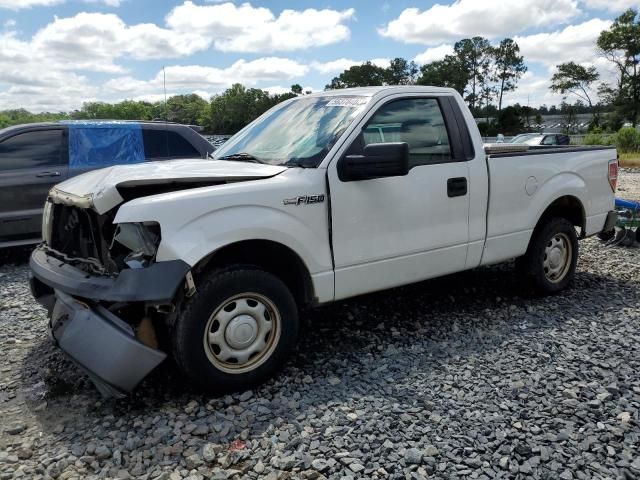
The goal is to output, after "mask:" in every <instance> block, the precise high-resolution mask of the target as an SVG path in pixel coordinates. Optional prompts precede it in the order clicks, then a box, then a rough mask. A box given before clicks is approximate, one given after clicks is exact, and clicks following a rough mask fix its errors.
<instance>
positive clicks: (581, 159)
mask: <svg viewBox="0 0 640 480" xmlns="http://www.w3.org/2000/svg"><path fill="white" fill-rule="evenodd" d="M489 151H490V149H489ZM616 156H617V153H616V150H615V148H613V147H604V146H602V147H601V146H584V147H558V148H548V147H533V148H529V149H528V150H527V151H522V152H508V153H506V152H505V153H489V155H487V159H486V162H487V170H488V173H489V185H490V188H489V202H488V207H487V223H486V224H487V232H486V237H487V239H486V243H485V248H484V253H483V256H482V264H490V263H495V262H499V261H503V260H506V259H509V258H513V257H516V256H519V255H522V254H523V253H524V252H525V251H526V248H527V245H528V242H529V238H530V237H531V233H532V231H533V228H534V227H535V225H536V223H537V221H538V219H539V218H540V215H542V213H543V212H544V211H545V210H546V209H547V207H549V205H551V203H553V202H554V201H556V200H557V199H559V198H561V197H566V199H565V200H563V201H579V202H580V204H581V205H582V206H583V209H584V210H585V211H587V212H589V214H588V215H586V216H585V219H584V220H585V221H584V224H583V228H582V231H581V232H580V233H581V235H582V236H589V235H594V234H596V233H598V232H599V231H600V230H602V226H603V224H604V221H605V218H606V216H607V212H608V211H609V210H611V209H612V208H613V205H612V200H611V199H612V196H611V186H610V185H609V181H608V178H607V168H606V165H607V164H608V162H609V161H610V160H615V159H616Z"/></svg>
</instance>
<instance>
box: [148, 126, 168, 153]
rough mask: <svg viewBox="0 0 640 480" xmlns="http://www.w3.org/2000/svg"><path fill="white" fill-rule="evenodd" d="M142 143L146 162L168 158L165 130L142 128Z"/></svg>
mask: <svg viewBox="0 0 640 480" xmlns="http://www.w3.org/2000/svg"><path fill="white" fill-rule="evenodd" d="M142 141H143V143H144V156H145V158H146V159H147V160H149V159H154V158H167V157H168V156H169V149H168V147H167V131H166V130H155V129H151V128H143V129H142Z"/></svg>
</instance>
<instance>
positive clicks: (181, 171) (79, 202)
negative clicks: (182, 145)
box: [50, 159, 287, 214]
mask: <svg viewBox="0 0 640 480" xmlns="http://www.w3.org/2000/svg"><path fill="white" fill-rule="evenodd" d="M286 169H287V167H277V166H273V165H264V164H258V163H246V162H234V161H227V160H202V159H195V160H165V161H160V162H146V163H139V164H135V165H116V166H113V167H109V168H103V169H101V170H94V171H91V172H87V173H84V174H82V175H78V176H77V177H73V178H71V179H69V180H67V181H65V182H62V183H60V184H58V185H56V186H55V187H54V188H53V189H52V190H51V193H50V196H51V199H52V200H53V201H54V202H56V203H63V204H67V205H76V206H79V207H82V208H93V209H94V210H95V211H96V212H98V213H99V214H103V213H105V212H108V211H109V210H111V209H112V208H113V207H115V206H116V205H119V204H120V203H122V202H123V201H124V198H123V196H122V195H121V192H120V191H119V190H118V189H119V188H120V189H123V188H126V189H128V190H129V189H134V188H136V187H139V188H146V189H147V191H149V192H153V191H154V190H153V188H152V187H156V186H157V187H162V186H163V185H166V186H167V191H170V190H171V187H169V185H173V186H175V189H183V188H189V187H190V186H192V187H194V188H195V187H202V186H206V185H215V184H218V183H231V182H242V181H248V180H257V179H260V178H268V177H273V176H275V175H277V174H279V173H281V172H283V171H284V170H286ZM155 193H160V192H159V191H156V192H155ZM149 194H153V193H149Z"/></svg>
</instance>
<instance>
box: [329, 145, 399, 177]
mask: <svg viewBox="0 0 640 480" xmlns="http://www.w3.org/2000/svg"><path fill="white" fill-rule="evenodd" d="M407 173H409V145H408V144H407V143H404V142H397V143H372V144H370V145H366V146H365V147H364V150H363V155H347V156H346V157H344V158H343V159H342V161H341V162H340V168H339V170H338V174H339V177H340V180H342V181H344V182H348V181H355V180H369V179H372V178H382V177H401V176H404V175H406V174H407Z"/></svg>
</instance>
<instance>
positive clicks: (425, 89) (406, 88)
mask: <svg viewBox="0 0 640 480" xmlns="http://www.w3.org/2000/svg"><path fill="white" fill-rule="evenodd" d="M454 92H455V90H454V89H453V88H446V87H430V86H427V85H385V86H378V87H355V88H339V89H336V90H325V91H322V92H316V93H312V94H310V95H304V96H302V97H300V98H307V97H326V96H339V95H341V96H344V95H347V96H348V95H360V96H363V97H373V96H375V95H378V94H380V93H385V94H392V93H454Z"/></svg>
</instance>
